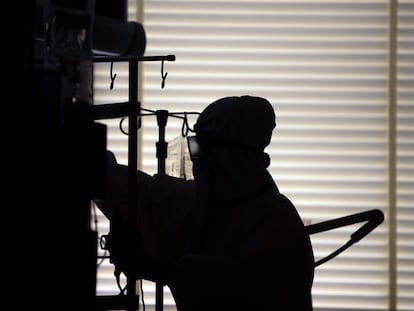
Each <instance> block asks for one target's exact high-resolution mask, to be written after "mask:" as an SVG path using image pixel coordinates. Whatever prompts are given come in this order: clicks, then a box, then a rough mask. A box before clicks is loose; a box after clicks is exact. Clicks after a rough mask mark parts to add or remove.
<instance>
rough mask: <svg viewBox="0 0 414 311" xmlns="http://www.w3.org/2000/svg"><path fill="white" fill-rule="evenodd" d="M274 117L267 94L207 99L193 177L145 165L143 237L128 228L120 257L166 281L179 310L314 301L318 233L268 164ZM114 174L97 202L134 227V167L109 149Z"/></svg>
mask: <svg viewBox="0 0 414 311" xmlns="http://www.w3.org/2000/svg"><path fill="white" fill-rule="evenodd" d="M275 124H276V123H275V114H274V110H273V107H272V105H271V104H270V103H269V102H268V101H267V100H266V99H264V98H260V97H254V96H240V97H238V96H233V97H225V98H222V99H219V100H217V101H215V102H213V103H212V104H210V105H209V106H207V107H206V109H205V110H204V111H203V112H202V113H201V114H200V116H199V118H198V120H197V123H196V125H195V132H196V136H195V138H192V140H194V141H195V143H196V144H197V149H198V150H194V149H193V148H191V150H190V152H195V151H198V152H197V154H194V153H193V154H192V159H193V164H194V166H193V170H194V177H195V180H194V181H186V180H184V179H179V178H175V177H171V176H166V175H160V174H155V175H154V176H150V175H148V174H146V173H144V172H141V171H138V173H137V180H138V188H137V195H138V201H139V203H138V206H137V209H138V212H137V220H136V226H133V227H134V228H129V229H131V230H132V231H133V230H135V229H138V230H139V232H140V234H141V235H142V236H141V238H140V242H139V244H140V245H139V247H138V246H137V244H138V243H137V242H136V240H137V239H136V238H131V236H134V234H133V233H130V234H128V233H127V234H123V235H122V236H123V237H124V238H122V237H121V239H120V240H122V241H123V242H121V243H120V244H122V245H123V247H118V248H117V250H116V252H115V253H114V254H112V255H113V261H114V263H115V266H116V267H117V268H118V269H120V270H121V271H123V272H124V273H125V274H126V275H127V276H129V277H133V278H137V279H147V280H151V281H155V282H161V283H162V284H165V285H167V286H169V288H170V289H171V292H172V294H173V296H174V298H175V301H176V304H177V308H178V310H179V311H187V310H191V311H198V310H223V311H224V310H226V311H228V310H237V311H240V310H249V311H250V310H283V311H294V310H296V311H309V310H312V297H311V288H312V282H313V276H314V257H313V251H312V246H311V242H310V239H309V236H308V234H307V232H306V230H305V227H304V224H303V222H302V220H301V218H300V216H299V215H298V213H297V210H296V209H295V206H294V205H293V204H292V202H291V201H290V200H289V199H288V198H287V197H286V196H284V195H283V194H282V193H280V192H279V190H278V187H277V185H276V184H275V182H274V180H273V178H272V176H271V175H270V173H269V172H268V170H267V168H268V166H269V164H270V160H269V156H268V155H267V154H266V153H265V152H264V149H265V147H266V146H267V145H268V144H269V142H270V140H271V137H272V132H273V129H274V127H275ZM191 147H193V146H191ZM107 173H108V176H109V178H108V186H107V191H106V193H107V197H106V199H105V200H102V201H98V202H97V204H98V206H99V208H100V209H101V210H102V211H103V213H104V214H105V215H106V216H107V217H108V218H109V219H110V220H113V219H114V218H115V217H116V218H119V222H120V223H122V222H124V223H125V226H127V224H128V226H131V223H132V224H133V223H134V221H131V219H128V217H127V214H128V213H127V204H126V202H127V198H128V196H127V189H128V188H127V186H126V183H127V174H128V172H127V167H126V166H123V165H119V164H117V163H116V160H115V158H114V157H113V155H112V154H111V153H108V169H107ZM115 215H116V216H115ZM129 229H128V230H124V231H125V232H130V230H129ZM129 241H131V242H129ZM134 243H135V244H134ZM141 243H142V244H141Z"/></svg>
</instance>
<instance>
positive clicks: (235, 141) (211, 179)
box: [194, 95, 276, 202]
mask: <svg viewBox="0 0 414 311" xmlns="http://www.w3.org/2000/svg"><path fill="white" fill-rule="evenodd" d="M275 125H276V123H275V113H274V110H273V107H272V105H271V104H270V102H269V101H267V100H266V99H264V98H261V97H254V96H247V95H245V96H240V97H238V96H232V97H225V98H221V99H219V100H217V101H215V102H213V103H212V104H210V105H209V106H207V107H206V109H205V110H204V111H202V113H201V114H200V116H199V118H198V119H197V123H196V124H195V127H194V128H195V132H196V136H197V138H198V142H199V144H200V146H201V148H202V151H203V164H202V165H200V164H198V163H194V173H195V175H196V176H197V170H199V171H200V170H208V174H205V173H204V174H198V175H199V176H203V178H199V180H197V178H196V182H198V183H203V184H204V185H207V184H208V187H209V188H210V190H209V196H210V201H211V199H212V200H213V201H226V202H230V201H235V200H237V201H238V200H243V198H245V197H248V196H251V195H252V194H254V193H255V192H257V191H258V190H259V189H260V188H263V187H264V186H265V185H268V184H269V183H271V182H273V180H272V178H271V176H270V175H269V173H268V171H267V167H268V166H269V164H270V160H269V156H268V154H266V153H264V149H265V147H266V146H267V145H268V144H269V143H270V140H271V137H272V131H273V129H274V127H275ZM206 178H207V179H208V180H205V179H206ZM200 179H201V180H200Z"/></svg>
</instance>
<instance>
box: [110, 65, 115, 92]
mask: <svg viewBox="0 0 414 311" xmlns="http://www.w3.org/2000/svg"><path fill="white" fill-rule="evenodd" d="M113 66H114V62H111V69H110V71H109V77H110V78H111V85H110V86H109V89H110V90H112V89H113V88H114V81H115V78H116V74H114V75H112V69H113Z"/></svg>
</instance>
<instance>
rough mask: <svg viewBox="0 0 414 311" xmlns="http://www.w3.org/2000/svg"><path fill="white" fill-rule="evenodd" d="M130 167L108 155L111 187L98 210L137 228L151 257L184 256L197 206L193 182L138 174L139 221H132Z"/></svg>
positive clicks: (108, 186)
mask: <svg viewBox="0 0 414 311" xmlns="http://www.w3.org/2000/svg"><path fill="white" fill-rule="evenodd" d="M128 173H129V172H128V167H127V166H125V165H121V164H118V163H117V161H116V159H115V156H114V155H113V153H112V152H109V151H108V153H107V187H106V196H105V198H104V199H103V200H99V201H98V200H96V201H95V202H96V204H97V206H98V208H99V209H100V210H101V211H102V213H103V214H104V215H105V216H106V217H107V218H108V219H109V220H110V221H111V220H113V219H114V216H115V214H117V216H118V217H119V218H118V220H121V221H122V222H123V223H125V224H128V225H130V226H132V227H135V228H137V229H138V230H139V231H140V232H141V233H142V236H143V239H144V249H145V250H146V251H148V253H149V254H150V255H155V256H161V257H166V256H167V257H171V256H176V254H178V253H180V252H181V251H180V249H182V245H183V244H184V239H186V237H185V234H186V232H187V224H188V221H189V219H188V217H189V214H190V212H191V209H192V208H193V205H194V199H195V187H194V182H193V181H187V180H184V179H182V178H177V177H172V176H168V175H157V174H156V175H154V176H151V175H149V174H147V173H145V172H142V171H137V190H136V191H137V213H136V215H137V219H136V220H135V221H133V220H131V219H128V209H129V206H128Z"/></svg>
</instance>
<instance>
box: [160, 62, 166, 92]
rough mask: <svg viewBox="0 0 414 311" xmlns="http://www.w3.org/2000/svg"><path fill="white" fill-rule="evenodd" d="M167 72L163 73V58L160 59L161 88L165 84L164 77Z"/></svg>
mask: <svg viewBox="0 0 414 311" xmlns="http://www.w3.org/2000/svg"><path fill="white" fill-rule="evenodd" d="M167 75H168V72H166V73H165V74H164V60H162V61H161V79H162V80H161V88H164V86H165V79H166V78H167Z"/></svg>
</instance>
